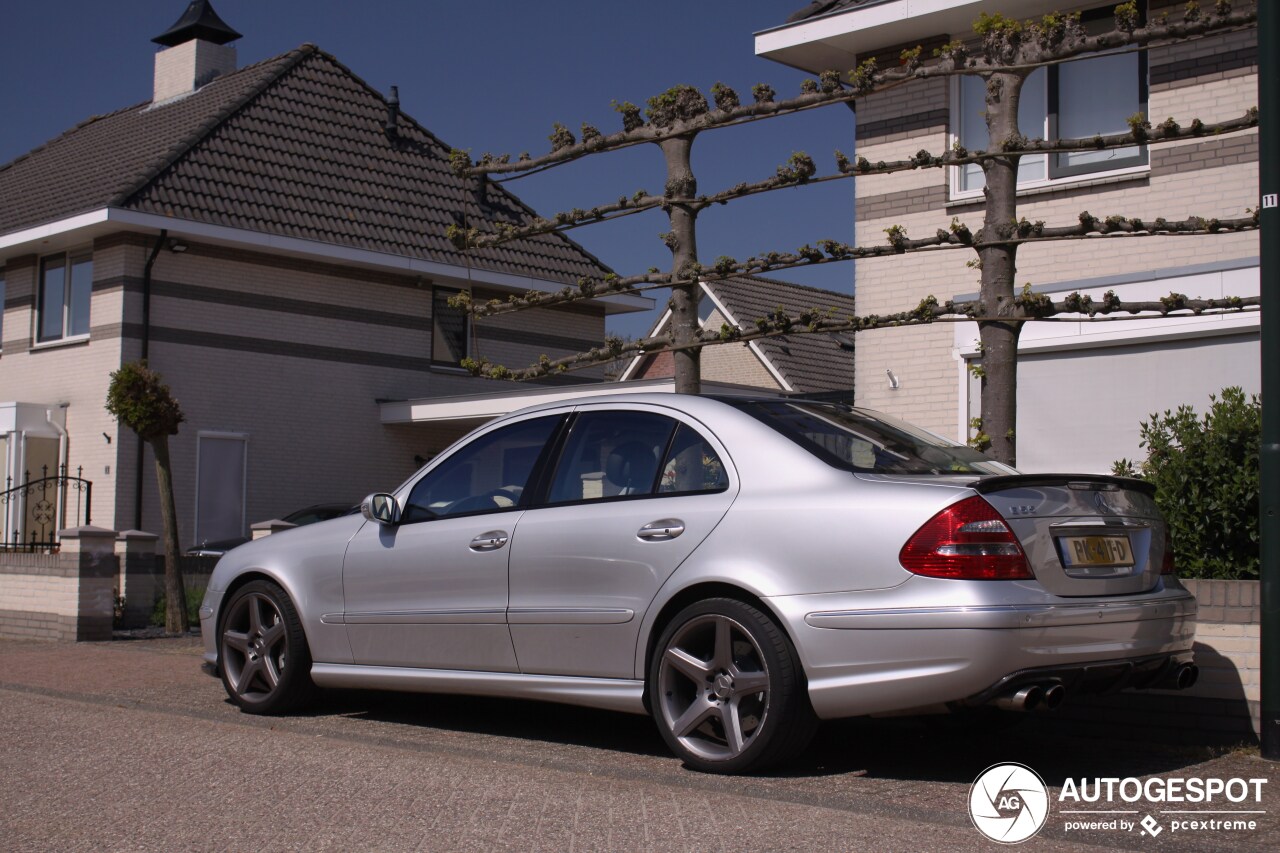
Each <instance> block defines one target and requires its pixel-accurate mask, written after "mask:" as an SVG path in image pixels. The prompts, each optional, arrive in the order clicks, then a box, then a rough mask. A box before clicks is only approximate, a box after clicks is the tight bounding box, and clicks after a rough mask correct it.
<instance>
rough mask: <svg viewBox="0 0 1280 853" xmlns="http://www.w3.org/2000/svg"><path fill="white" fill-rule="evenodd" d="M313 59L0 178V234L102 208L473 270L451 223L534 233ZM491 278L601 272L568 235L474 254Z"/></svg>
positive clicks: (85, 139)
mask: <svg viewBox="0 0 1280 853" xmlns="http://www.w3.org/2000/svg"><path fill="white" fill-rule="evenodd" d="M386 117H387V106H386V102H385V101H384V100H383V98H382V96H381V95H380V94H378V93H377V92H376V91H374V90H373V89H372V88H370V87H369V86H368V85H366V84H365V83H364V82H363V81H362V80H360V79H359V78H358V77H356V76H355V75H354V74H353V73H351V71H349V70H348V69H347V68H346V67H344V66H343V65H342V64H341V63H340V62H338V61H337V60H336V59H334V58H333V57H332V56H330V55H329V54H327V53H324V52H323V51H321V50H319V49H318V48H316V47H314V46H311V45H303V46H302V47H301V48H299V49H297V50H294V51H291V52H289V53H286V54H284V55H281V56H277V57H275V58H272V59H268V60H266V61H264V62H260V63H257V64H256V65H251V66H248V67H246V68H243V69H240V70H239V71H237V72H235V73H233V74H228V75H226V76H224V77H220V78H218V79H216V80H215V81H214V82H212V83H210V84H208V85H206V86H204V87H203V88H201V89H199V90H198V91H196V92H195V93H193V94H191V95H189V96H186V97H184V98H181V99H175V100H173V101H170V102H167V103H162V104H160V105H158V106H153V105H151V104H149V103H147V104H139V105H137V106H134V107H130V108H128V109H124V110H120V111H119V112H115V113H111V114H109V115H105V116H99V117H96V118H93V119H90V120H88V121H86V122H84V123H82V124H80V125H78V126H76V127H75V128H73V129H71V130H69V131H67V132H66V133H64V134H63V135H62V136H59V137H58V138H56V139H54V140H52V141H50V142H48V143H46V144H45V145H43V146H41V147H40V148H37V149H35V150H34V151H31V152H29V153H28V154H25V155H23V156H21V157H19V158H18V159H16V160H14V161H12V162H11V163H9V164H7V165H4V166H0V234H2V233H6V232H9V231H14V230H18V229H21V228H28V227H32V226H35V225H40V224H43V223H46V222H51V221H55V220H58V219H62V218H65V217H67V216H70V215H72V214H75V213H79V212H84V211H89V210H97V209H100V208H102V207H107V206H111V207H122V208H126V209H131V210H137V211H142V212H147V213H155V214H160V215H164V216H172V217H175V218H179V219H186V220H194V221H198V222H206V223H211V224H214V225H222V226H227V227H231V228H242V229H249V230H253V231H257V232H262V233H269V234H276V235H281V236H287V237H297V238H302V239H308V240H318V241H322V242H326V243H333V244H338V245H343V246H350V247H353V248H358V249H368V250H371V251H377V252H386V253H391V254H396V255H402V256H408V257H414V258H420V259H425V260H431V261H437V262H440V263H447V264H454V265H459V266H461V265H464V264H465V263H466V260H465V259H464V258H463V256H462V253H460V252H458V251H457V250H456V249H454V247H453V246H452V245H451V244H450V243H449V242H448V241H447V240H446V239H445V236H444V234H445V229H446V228H447V227H448V226H449V225H451V224H455V223H457V224H465V225H466V226H469V227H479V228H481V230H486V229H485V223H486V222H494V221H503V222H509V223H513V224H519V223H524V222H528V221H530V220H531V219H532V218H533V212H532V211H531V210H530V209H529V208H527V207H526V206H524V205H523V204H522V203H521V202H520V201H519V200H518V199H516V198H515V196H513V195H511V194H510V193H509V192H507V191H506V190H504V189H502V188H501V187H499V186H495V185H494V184H492V183H490V184H487V185H486V186H485V188H484V190H483V192H482V193H480V194H477V193H476V192H475V190H474V188H473V186H474V185H469V184H465V183H464V182H463V181H462V180H460V179H459V178H457V177H456V176H454V175H453V173H452V172H451V171H450V168H449V163H448V157H449V146H447V145H445V144H444V143H442V142H441V141H440V140H438V139H436V138H435V137H434V136H432V135H431V133H429V132H428V131H427V130H425V129H424V128H422V127H421V126H419V125H418V124H417V123H415V122H414V121H413V120H412V119H410V118H408V117H407V116H404V115H403V114H402V115H401V116H400V119H399V132H398V133H397V134H395V135H394V136H390V137H389V136H388V135H387V134H386V133H385V132H384V130H383V128H384V125H385V122H386ZM470 263H471V264H472V265H473V266H475V267H477V268H483V269H488V270H493V271H497V272H504V273H513V274H517V275H526V276H532V277H535V278H541V279H552V280H558V281H573V280H575V279H576V278H577V277H579V276H584V275H593V276H599V275H601V274H602V273H604V272H607V271H608V270H607V267H605V266H604V265H603V264H601V263H600V261H598V260H597V259H596V258H594V257H592V256H591V255H590V254H589V253H588V252H587V251H586V250H585V249H583V248H582V247H580V246H578V245H577V244H576V243H574V242H573V241H571V240H569V239H567V238H566V237H563V236H561V235H545V236H541V237H534V238H530V239H525V240H519V241H515V242H512V243H509V244H506V245H504V246H501V247H498V248H493V249H485V250H478V251H473V252H471V253H470Z"/></svg>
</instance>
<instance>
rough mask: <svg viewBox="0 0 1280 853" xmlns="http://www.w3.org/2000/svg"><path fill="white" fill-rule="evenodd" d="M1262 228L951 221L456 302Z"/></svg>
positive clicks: (556, 299) (548, 299)
mask: <svg viewBox="0 0 1280 853" xmlns="http://www.w3.org/2000/svg"><path fill="white" fill-rule="evenodd" d="M1257 227H1258V218H1257V212H1256V211H1255V212H1254V213H1253V214H1252V215H1250V216H1246V217H1241V218H1238V219H1206V218H1203V217H1198V216H1192V217H1189V218H1187V219H1185V220H1182V221H1178V222H1170V221H1168V220H1166V219H1163V218H1157V219H1154V220H1151V221H1150V222H1146V221H1144V220H1141V219H1138V218H1135V217H1123V216H1110V217H1107V218H1106V219H1098V218H1097V217H1095V216H1093V215H1092V214H1090V213H1089V212H1088V211H1083V212H1082V213H1081V214H1080V221H1079V222H1078V223H1077V224H1075V225H1064V226H1058V227H1053V228H1050V227H1046V226H1045V224H1044V223H1043V222H1029V221H1027V220H1026V219H1022V220H1019V221H1018V222H1011V223H1009V225H1008V226H1007V230H1005V231H1003V233H997V234H992V235H984V234H982V233H981V232H979V233H978V234H977V235H975V234H973V233H972V232H970V230H969V228H968V226H966V225H965V224H964V223H962V222H960V221H959V220H958V219H953V220H952V222H951V225H950V228H949V230H944V229H938V230H937V231H936V232H934V236H932V237H922V238H918V239H912V238H910V237H908V235H907V233H906V230H905V229H903V228H902V227H901V226H898V225H894V226H892V227H890V228H886V229H885V232H886V235H887V244H885V245H879V246H850V245H848V244H847V243H841V242H838V241H836V240H819V241H818V248H814V247H813V246H808V245H806V246H801V247H800V248H799V249H797V250H796V251H795V252H765V253H763V254H761V255H756V256H753V257H750V258H747V259H745V260H742V261H739V260H736V259H734V258H729V257H722V258H719V259H718V260H717V261H716V263H715V264H713V265H711V266H709V267H707V266H703V265H701V264H695V265H693V266H692V267H690V268H688V269H686V270H685V271H684V275H681V276H672V275H670V274H666V273H659V272H650V273H646V274H644V275H634V276H628V277H626V278H619V277H618V276H606V277H605V278H604V279H602V280H596V279H587V278H582V279H579V280H578V284H577V287H564V288H562V289H560V290H558V291H556V292H554V293H544V292H542V291H537V290H531V291H528V292H526V293H525V294H524V295H523V296H518V295H516V294H512V295H510V296H508V297H507V298H506V300H500V299H490V300H489V301H487V302H483V303H476V302H474V301H473V300H472V299H471V296H470V294H468V293H466V292H465V291H464V292H462V293H460V294H459V295H458V296H455V297H453V298H452V299H450V300H449V301H450V304H451V305H453V306H454V307H461V308H465V309H466V310H468V311H469V312H471V313H472V314H473V315H475V316H476V317H492V316H496V315H498V314H509V313H512V312H514V311H524V310H527V309H529V308H547V307H551V306H553V305H564V304H566V303H570V302H578V301H581V300H583V299H595V298H598V297H601V296H613V295H623V294H635V293H640V292H642V291H645V290H653V289H655V288H662V287H670V286H672V285H673V284H689V283H693V282H696V281H720V280H723V279H727V278H735V277H737V276H744V275H760V274H763V273H768V272H776V271H779V270H786V269H795V268H797V267H809V266H818V265H820V264H830V263H837V262H840V261H849V260H857V259H859V258H876V257H887V256H889V255H901V254H906V253H908V252H919V251H941V250H943V249H961V248H971V249H980V248H982V247H984V246H996V245H1007V244H1012V243H1018V244H1021V243H1036V242H1045V241H1050V240H1081V239H1088V240H1100V239H1114V238H1118V237H1137V236H1168V237H1175V236H1195V235H1207V234H1221V233H1233V232H1238V231H1251V230H1254V229H1256V228H1257Z"/></svg>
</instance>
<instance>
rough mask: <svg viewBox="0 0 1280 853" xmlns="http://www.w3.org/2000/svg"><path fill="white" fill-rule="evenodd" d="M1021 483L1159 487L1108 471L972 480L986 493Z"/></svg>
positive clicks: (1028, 485)
mask: <svg viewBox="0 0 1280 853" xmlns="http://www.w3.org/2000/svg"><path fill="white" fill-rule="evenodd" d="M1020 486H1021V487H1026V488H1034V487H1036V486H1066V487H1067V488H1069V489H1082V490H1086V491H1093V492H1114V491H1117V490H1119V489H1128V490H1131V491H1136V492H1142V493H1144V494H1147V495H1154V494H1155V493H1156V487H1155V486H1154V485H1152V484H1151V483H1148V482H1146V481H1145V480H1135V479H1134V478H1133V477H1112V476H1109V475H1106V474H1007V475H997V476H994V477H983V478H982V479H981V480H976V481H974V482H973V483H971V484H970V486H969V487H970V488H971V489H973V490H974V491H975V492H977V493H978V494H980V495H985V494H990V493H991V492H1000V491H1004V490H1005V489H1016V488H1018V487H1020Z"/></svg>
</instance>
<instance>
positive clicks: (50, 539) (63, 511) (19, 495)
mask: <svg viewBox="0 0 1280 853" xmlns="http://www.w3.org/2000/svg"><path fill="white" fill-rule="evenodd" d="M39 473H40V476H39V477H35V478H33V477H32V476H31V472H30V471H27V472H26V473H25V474H24V476H23V478H22V481H21V482H20V483H17V484H16V485H15V484H14V482H13V477H6V478H5V484H4V485H5V489H4V491H3V492H0V515H2V516H3V518H4V537H3V539H0V550H5V551H56V550H57V549H58V531H59V530H65V529H66V528H69V527H80V526H81V525H83V526H86V527H87V526H88V525H89V524H90V523H91V521H92V516H91V512H90V511H91V507H92V503H93V483H92V482H90V481H89V480H86V479H84V477H83V476H82V475H83V474H84V468H83V467H80V468H77V469H76V475H75V476H74V477H73V476H71V475H70V474H69V473H68V471H67V466H66V465H60V466H58V468H57V470H56V472H55V473H54V474H50V473H49V466H48V465H45V466H43V467H41V469H40V472H39Z"/></svg>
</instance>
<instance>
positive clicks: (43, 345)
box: [31, 335, 89, 351]
mask: <svg viewBox="0 0 1280 853" xmlns="http://www.w3.org/2000/svg"><path fill="white" fill-rule="evenodd" d="M87 343H89V336H88V335H74V336H72V337H69V338H58V339H57V340H56V341H40V342H39V343H34V344H32V345H31V349H32V350H33V351H34V350H43V349H57V348H58V347H70V346H75V345H76V344H87Z"/></svg>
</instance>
